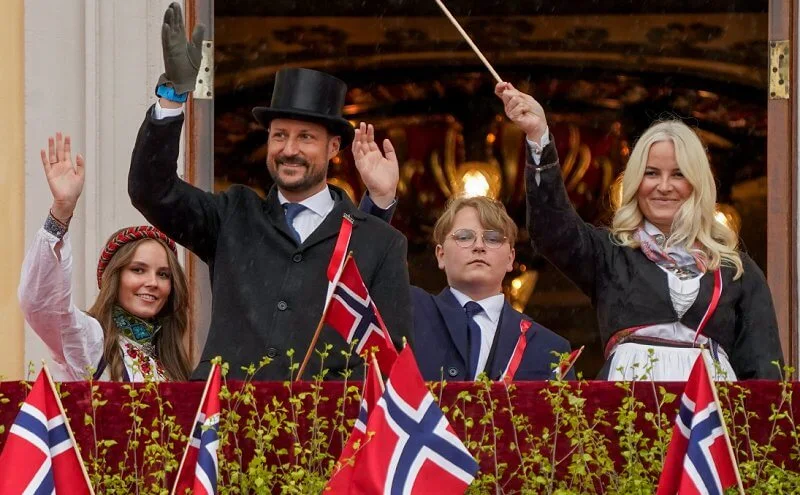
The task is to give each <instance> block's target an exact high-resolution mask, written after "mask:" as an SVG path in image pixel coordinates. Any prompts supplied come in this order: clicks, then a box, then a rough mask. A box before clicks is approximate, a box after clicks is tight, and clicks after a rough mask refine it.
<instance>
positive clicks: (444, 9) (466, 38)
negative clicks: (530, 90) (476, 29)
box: [436, 0, 503, 83]
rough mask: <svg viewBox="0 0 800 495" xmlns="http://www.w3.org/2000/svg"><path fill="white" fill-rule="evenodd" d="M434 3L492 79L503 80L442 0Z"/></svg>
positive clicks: (499, 81)
mask: <svg viewBox="0 0 800 495" xmlns="http://www.w3.org/2000/svg"><path fill="white" fill-rule="evenodd" d="M436 5H438V6H439V8H440V9H442V12H443V13H444V15H445V16H446V17H447V18H448V19H450V22H452V23H453V26H454V27H455V28H456V29H457V30H458V32H459V33H461V36H462V37H463V38H464V41H466V42H467V44H468V45H469V46H470V48H472V51H474V52H475V55H477V56H478V58H479V59H481V62H483V65H485V66H486V68H487V69H489V72H491V74H492V77H494V80H495V81H497V82H498V83H501V82H503V80H502V79H500V76H499V75H498V74H497V71H495V70H494V67H492V64H490V63H489V61H488V60H486V57H484V56H483V53H481V51H480V50H479V49H478V47H477V46H476V45H475V43H473V41H472V38H470V37H469V35H468V34H467V32H466V31H464V28H462V27H461V24H459V23H458V21H457V20H456V18H455V17H453V14H451V13H450V11H449V10H447V7H445V5H444V3H442V0H436Z"/></svg>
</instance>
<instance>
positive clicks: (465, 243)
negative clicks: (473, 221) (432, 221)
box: [450, 229, 508, 249]
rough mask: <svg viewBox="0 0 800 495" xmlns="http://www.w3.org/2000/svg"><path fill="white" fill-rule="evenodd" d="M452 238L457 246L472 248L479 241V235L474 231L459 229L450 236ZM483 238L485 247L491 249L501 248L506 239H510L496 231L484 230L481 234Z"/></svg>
mask: <svg viewBox="0 0 800 495" xmlns="http://www.w3.org/2000/svg"><path fill="white" fill-rule="evenodd" d="M450 237H452V238H453V240H454V241H455V243H456V246H458V247H462V248H470V247H472V246H474V245H475V242H476V241H477V240H478V233H477V232H475V231H474V230H472V229H458V230H456V231H455V232H453V233H452V234H450ZM481 238H482V239H483V245H484V246H486V247H488V248H490V249H497V248H499V247H500V246H502V245H503V244H504V243H505V242H506V239H508V237H506V236H504V235H503V234H501V233H500V232H498V231H496V230H484V231H483V232H482V233H481Z"/></svg>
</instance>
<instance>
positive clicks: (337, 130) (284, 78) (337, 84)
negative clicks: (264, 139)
mask: <svg viewBox="0 0 800 495" xmlns="http://www.w3.org/2000/svg"><path fill="white" fill-rule="evenodd" d="M346 93H347V85H346V84H345V83H344V82H343V81H342V80H340V79H337V78H335V77H333V76H332V75H330V74H326V73H324V72H319V71H316V70H311V69H301V68H289V69H281V70H279V71H278V73H277V74H276V75H275V89H274V90H273V91H272V102H271V103H270V106H268V107H255V108H254V109H253V115H254V116H255V118H256V120H258V121H259V122H260V123H261V125H263V126H264V127H269V123H270V122H271V121H272V119H296V120H306V121H310V122H316V123H319V124H322V125H324V126H325V127H327V128H328V130H329V131H331V133H333V134H335V135H337V136H341V138H342V144H341V146H340V149H345V148H347V147H348V146H350V143H352V142H353V136H354V135H355V130H354V129H353V126H352V125H350V122H348V121H347V120H345V119H344V118H342V107H343V106H344V97H345V94H346Z"/></svg>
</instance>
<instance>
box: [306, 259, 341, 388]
mask: <svg viewBox="0 0 800 495" xmlns="http://www.w3.org/2000/svg"><path fill="white" fill-rule="evenodd" d="M352 257H353V252H352V251H350V252H349V253H347V258H345V260H344V263H342V266H343V267H344V266H345V265H347V262H348V261H350V258H352ZM343 272H344V270H339V271H338V273H336V278H335V279H334V280H333V281H332V282H331V284H332V287H333V290H332V291H330V295H328V297H327V299H326V300H325V308H324V309H323V310H322V316H321V317H320V319H319V323H318V324H317V329H316V330H315V331H314V336H313V337H312V338H311V343H310V344H309V345H308V350H307V351H306V355H305V357H304V358H303V363H302V364H301V365H300V369H298V370H297V377H296V378H295V379H294V381H296V382H299V381H300V380H302V378H303V373H304V372H305V371H306V366H308V361H309V360H310V359H311V355H312V354H313V353H314V346H316V345H317V340H319V334H320V332H322V327H323V326H324V325H325V316H326V315H327V314H328V308H329V307H330V305H331V299H333V293H334V292H335V291H336V284H338V283H339V279H340V278H341V277H342V273H343Z"/></svg>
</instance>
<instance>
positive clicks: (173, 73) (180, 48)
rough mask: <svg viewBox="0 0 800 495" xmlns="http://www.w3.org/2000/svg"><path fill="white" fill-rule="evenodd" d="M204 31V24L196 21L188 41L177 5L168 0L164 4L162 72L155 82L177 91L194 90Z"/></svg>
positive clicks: (201, 55)
mask: <svg viewBox="0 0 800 495" xmlns="http://www.w3.org/2000/svg"><path fill="white" fill-rule="evenodd" d="M205 32H206V27H205V26H204V25H202V24H198V25H197V26H195V28H194V32H193V33H192V40H191V42H189V41H187V40H186V27H185V26H184V25H183V12H182V11H181V5H180V4H179V3H177V2H172V3H171V4H170V5H169V7H167V11H166V12H164V24H163V25H162V26H161V47H162V48H163V50H164V71H165V72H164V73H163V74H161V77H159V78H158V86H161V85H162V84H164V85H167V86H169V87H171V88H173V89H174V90H175V93H177V94H184V93H188V92H191V91H194V86H195V81H196V80H197V72H198V71H199V70H200V61H201V60H202V59H203V53H202V44H203V36H204V35H205ZM158 86H156V88H158Z"/></svg>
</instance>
